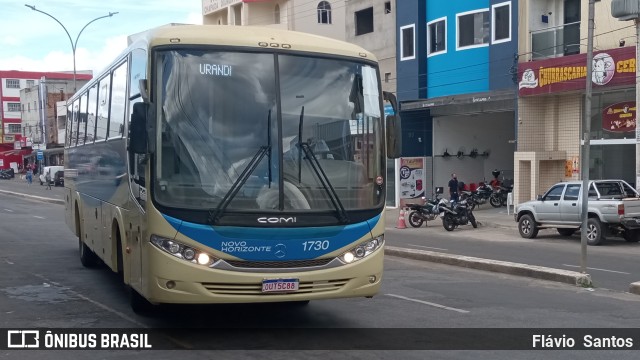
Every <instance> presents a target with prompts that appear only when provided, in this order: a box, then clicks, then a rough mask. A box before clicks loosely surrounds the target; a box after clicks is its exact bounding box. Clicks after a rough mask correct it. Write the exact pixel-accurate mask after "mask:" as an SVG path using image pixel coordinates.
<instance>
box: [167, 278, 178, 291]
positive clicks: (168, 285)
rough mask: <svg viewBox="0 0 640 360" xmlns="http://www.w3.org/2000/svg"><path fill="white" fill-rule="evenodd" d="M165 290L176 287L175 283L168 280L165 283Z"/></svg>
mask: <svg viewBox="0 0 640 360" xmlns="http://www.w3.org/2000/svg"><path fill="white" fill-rule="evenodd" d="M166 285H167V289H173V288H174V287H176V282H175V281H173V280H169V281H167V284H166Z"/></svg>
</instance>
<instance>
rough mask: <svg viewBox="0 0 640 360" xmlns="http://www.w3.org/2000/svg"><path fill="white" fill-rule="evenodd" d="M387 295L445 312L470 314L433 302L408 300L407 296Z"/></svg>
mask: <svg viewBox="0 0 640 360" xmlns="http://www.w3.org/2000/svg"><path fill="white" fill-rule="evenodd" d="M385 295H387V296H391V297H394V298H398V299H402V300H407V301H413V302H417V303H420V304H425V305H429V306H433V307H437V308H440V309H444V310H451V311H456V312H459V313H463V314H467V313H469V311H467V310H462V309H456V308H452V307H449V306H444V305H440V304H436V303H432V302H428V301H424V300H418V299H412V298H408V297H406V296H401V295H395V294H385Z"/></svg>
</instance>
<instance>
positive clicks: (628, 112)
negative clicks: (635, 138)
mask: <svg viewBox="0 0 640 360" xmlns="http://www.w3.org/2000/svg"><path fill="white" fill-rule="evenodd" d="M602 130H605V131H610V132H628V131H635V130H636V102H635V101H625V102H621V103H617V104H613V105H610V106H607V107H606V108H604V110H602Z"/></svg>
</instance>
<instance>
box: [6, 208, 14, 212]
mask: <svg viewBox="0 0 640 360" xmlns="http://www.w3.org/2000/svg"><path fill="white" fill-rule="evenodd" d="M4 211H8V212H13V210H11V209H4Z"/></svg>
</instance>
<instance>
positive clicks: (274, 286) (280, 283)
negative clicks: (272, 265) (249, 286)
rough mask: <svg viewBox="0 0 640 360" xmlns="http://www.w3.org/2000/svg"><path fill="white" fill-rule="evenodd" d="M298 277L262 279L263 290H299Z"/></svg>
mask: <svg viewBox="0 0 640 360" xmlns="http://www.w3.org/2000/svg"><path fill="white" fill-rule="evenodd" d="M299 284H300V281H298V279H267V280H262V292H263V293H267V292H292V291H296V290H298V286H299Z"/></svg>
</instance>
